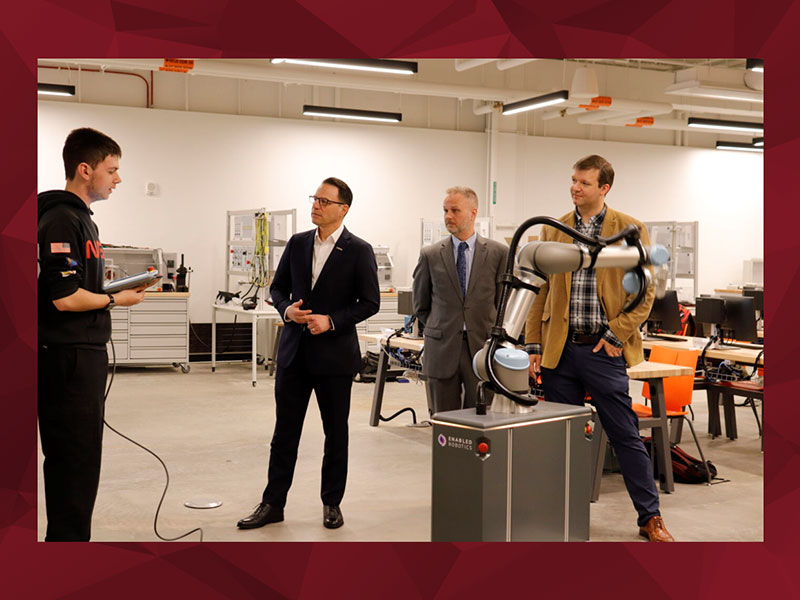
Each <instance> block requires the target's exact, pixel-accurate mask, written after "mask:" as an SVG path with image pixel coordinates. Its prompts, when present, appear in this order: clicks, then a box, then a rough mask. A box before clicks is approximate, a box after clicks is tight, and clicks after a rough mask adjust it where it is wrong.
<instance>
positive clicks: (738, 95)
mask: <svg viewBox="0 0 800 600" xmlns="http://www.w3.org/2000/svg"><path fill="white" fill-rule="evenodd" d="M664 93H665V94H672V95H675V96H699V97H701V98H722V99H724V100H739V101H741V102H764V92H762V91H761V90H751V89H749V88H745V87H727V86H724V85H720V84H718V83H712V82H709V81H698V80H692V81H681V82H679V83H674V84H672V85H668V86H667V87H666V88H664Z"/></svg>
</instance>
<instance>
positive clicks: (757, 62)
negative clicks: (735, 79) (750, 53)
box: [746, 58, 764, 73]
mask: <svg viewBox="0 0 800 600" xmlns="http://www.w3.org/2000/svg"><path fill="white" fill-rule="evenodd" d="M746 64H747V70H748V71H755V72H756V73H763V72H764V59H763V58H748V59H747V63H746Z"/></svg>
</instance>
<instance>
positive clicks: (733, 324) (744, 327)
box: [722, 296, 758, 342]
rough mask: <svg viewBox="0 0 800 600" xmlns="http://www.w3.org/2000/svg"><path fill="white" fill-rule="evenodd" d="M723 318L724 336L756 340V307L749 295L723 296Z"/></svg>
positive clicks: (747, 340)
mask: <svg viewBox="0 0 800 600" xmlns="http://www.w3.org/2000/svg"><path fill="white" fill-rule="evenodd" d="M724 300H725V320H724V321H723V322H722V331H723V335H724V337H725V338H732V339H735V340H739V341H742V342H755V341H758V332H757V331H756V309H755V302H754V301H753V298H751V297H749V296H725V297H724Z"/></svg>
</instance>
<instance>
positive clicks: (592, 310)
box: [525, 205, 622, 354]
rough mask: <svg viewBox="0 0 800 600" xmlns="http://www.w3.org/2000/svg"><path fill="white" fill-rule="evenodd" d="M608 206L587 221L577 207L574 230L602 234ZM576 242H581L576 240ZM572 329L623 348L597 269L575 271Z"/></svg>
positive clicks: (532, 347)
mask: <svg viewBox="0 0 800 600" xmlns="http://www.w3.org/2000/svg"><path fill="white" fill-rule="evenodd" d="M606 210H607V207H606V206H605V205H603V210H602V212H600V213H599V214H597V215H595V216H593V217H591V218H590V219H589V222H588V223H584V222H583V219H581V216H580V213H578V209H577V208H576V209H575V229H576V230H577V231H579V232H580V233H582V234H584V235H587V236H589V237H596V236H599V235H600V231H601V230H602V228H603V220H604V219H605V217H606ZM574 243H576V244H579V245H585V244H581V243H580V242H579V241H577V240H575V242H574ZM569 328H570V330H571V331H574V332H576V333H582V334H587V333H595V334H600V333H602V335H603V339H604V340H606V341H607V342H608V343H609V344H611V345H613V346H616V347H617V348H622V342H621V341H620V339H619V338H618V337H617V336H616V335H614V332H613V331H611V329H610V328H609V326H608V319H607V318H606V315H605V313H604V312H603V307H602V305H601V304H600V298H599V297H598V295H597V276H596V274H595V270H594V269H581V270H580V271H576V272H574V273H573V274H572V291H571V292H570V297H569ZM525 349H526V350H527V351H528V354H541V353H542V345H541V344H528V345H527V346H526V347H525Z"/></svg>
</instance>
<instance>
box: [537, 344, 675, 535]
mask: <svg viewBox="0 0 800 600" xmlns="http://www.w3.org/2000/svg"><path fill="white" fill-rule="evenodd" d="M594 346H595V344H573V343H572V342H570V341H569V340H567V343H566V344H565V345H564V351H563V352H562V354H561V360H559V362H558V366H557V367H556V368H555V369H545V368H542V386H543V387H544V397H545V400H548V401H551V402H561V403H563V404H574V405H578V406H583V404H584V397H585V396H586V394H587V393H588V394H589V395H590V396H591V397H592V401H593V402H594V405H595V408H596V409H597V415H598V417H599V418H600V423H601V424H602V426H603V429H605V431H606V433H607V434H608V439H609V441H610V442H611V445H612V446H613V447H614V451H615V452H616V453H617V457H618V458H619V466H620V469H621V471H622V477H623V479H624V480H625V487H626V488H627V489H628V494H629V495H630V497H631V500H632V501H633V505H634V507H635V508H636V512H637V513H638V514H639V519H638V523H639V525H640V526H642V525H644V524H645V523H646V522H647V521H648V520H649V519H650V518H651V517H653V516H655V515H658V514H660V513H659V510H658V490H657V489H656V484H655V481H654V479H653V467H652V464H651V462H650V456H649V455H648V454H647V450H646V449H645V447H644V444H643V443H642V438H641V437H640V435H639V418H638V417H637V416H636V413H635V412H633V409H632V408H631V397H630V396H629V395H628V374H627V371H626V367H625V358H624V357H622V356H617V357H612V356H609V355H608V354H606V352H605V350H604V349H602V348H601V349H600V350H599V351H598V352H592V348H594Z"/></svg>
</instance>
